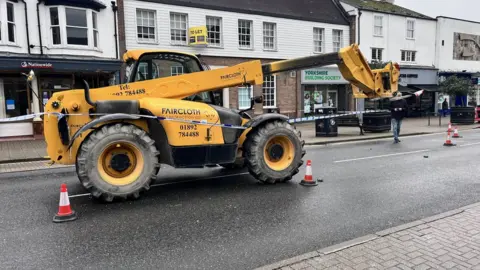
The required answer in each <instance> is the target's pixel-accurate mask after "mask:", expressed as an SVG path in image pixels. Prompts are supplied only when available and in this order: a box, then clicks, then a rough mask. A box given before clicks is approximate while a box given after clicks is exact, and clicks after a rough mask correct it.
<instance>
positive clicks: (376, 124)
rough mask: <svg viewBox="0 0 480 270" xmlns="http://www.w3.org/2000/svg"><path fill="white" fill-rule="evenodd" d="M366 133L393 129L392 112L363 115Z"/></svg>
mask: <svg viewBox="0 0 480 270" xmlns="http://www.w3.org/2000/svg"><path fill="white" fill-rule="evenodd" d="M362 128H363V130H364V131H371V132H383V131H390V130H391V129H392V116H391V114H390V112H375V113H365V114H363V125H362Z"/></svg>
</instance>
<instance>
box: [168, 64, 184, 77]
mask: <svg viewBox="0 0 480 270" xmlns="http://www.w3.org/2000/svg"><path fill="white" fill-rule="evenodd" d="M170 73H171V74H172V76H177V75H182V74H183V66H173V67H170Z"/></svg>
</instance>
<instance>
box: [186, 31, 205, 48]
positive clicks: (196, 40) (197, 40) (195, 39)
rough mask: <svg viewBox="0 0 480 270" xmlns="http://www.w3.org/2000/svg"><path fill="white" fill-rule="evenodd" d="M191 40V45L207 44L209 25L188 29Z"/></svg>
mask: <svg viewBox="0 0 480 270" xmlns="http://www.w3.org/2000/svg"><path fill="white" fill-rule="evenodd" d="M188 33H189V42H188V44H189V45H191V46H196V45H207V27H206V26H195V27H190V28H189V29H188Z"/></svg>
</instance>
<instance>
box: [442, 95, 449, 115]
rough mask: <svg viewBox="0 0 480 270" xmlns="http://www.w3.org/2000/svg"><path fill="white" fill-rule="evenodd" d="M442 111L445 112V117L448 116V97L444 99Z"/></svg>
mask: <svg viewBox="0 0 480 270" xmlns="http://www.w3.org/2000/svg"><path fill="white" fill-rule="evenodd" d="M442 112H443V117H447V112H448V101H447V99H444V100H443V103H442Z"/></svg>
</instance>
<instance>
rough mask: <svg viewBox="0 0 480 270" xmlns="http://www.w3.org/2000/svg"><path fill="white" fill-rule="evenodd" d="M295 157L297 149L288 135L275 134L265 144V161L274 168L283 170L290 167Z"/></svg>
mask: <svg viewBox="0 0 480 270" xmlns="http://www.w3.org/2000/svg"><path fill="white" fill-rule="evenodd" d="M294 157H295V149H294V146H293V143H292V142H291V141H290V139H289V138H288V137H287V136H275V137H273V138H271V139H270V140H268V141H267V143H266V144H265V148H264V159H265V163H267V166H268V167H269V168H270V169H272V170H275V171H281V170H284V169H286V168H288V166H290V164H292V162H293V158H294Z"/></svg>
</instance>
